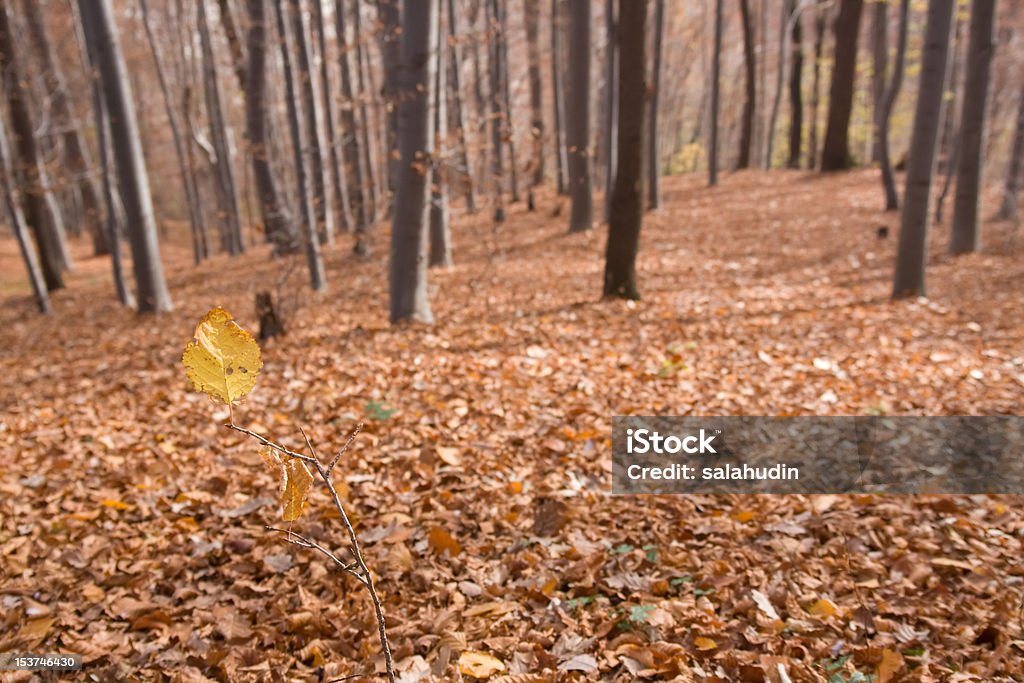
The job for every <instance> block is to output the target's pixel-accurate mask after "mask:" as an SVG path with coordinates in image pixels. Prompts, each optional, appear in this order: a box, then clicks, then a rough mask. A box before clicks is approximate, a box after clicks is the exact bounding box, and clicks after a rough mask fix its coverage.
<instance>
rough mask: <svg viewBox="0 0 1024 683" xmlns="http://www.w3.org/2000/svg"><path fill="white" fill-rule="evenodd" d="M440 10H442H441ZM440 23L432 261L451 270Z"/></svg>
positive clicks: (443, 51)
mask: <svg viewBox="0 0 1024 683" xmlns="http://www.w3.org/2000/svg"><path fill="white" fill-rule="evenodd" d="M439 9H440V8H439ZM437 14H438V21H437V41H436V42H437V55H436V59H437V66H436V68H435V70H434V100H435V102H436V104H435V106H434V111H433V112H432V113H431V117H432V118H433V126H434V147H433V152H432V153H431V161H432V162H433V163H432V164H431V167H432V173H433V182H432V183H431V187H430V261H429V266H430V267H431V268H435V267H439V268H449V267H451V265H452V245H451V241H452V237H451V222H450V220H449V219H450V212H449V210H448V163H447V158H448V149H447V147H448V145H447V136H448V126H447V124H448V107H447V106H446V105H447V102H446V99H447V98H446V97H445V91H446V90H447V88H448V82H447V78H446V76H447V71H448V69H447V62H448V43H447V38H448V35H447V34H446V33H445V31H444V24H445V21H444V20H443V18H442V13H441V12H440V11H438V13H437Z"/></svg>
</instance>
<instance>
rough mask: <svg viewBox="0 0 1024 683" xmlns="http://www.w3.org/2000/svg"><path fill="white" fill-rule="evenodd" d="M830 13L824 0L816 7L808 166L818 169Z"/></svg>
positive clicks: (819, 0) (820, 0)
mask: <svg viewBox="0 0 1024 683" xmlns="http://www.w3.org/2000/svg"><path fill="white" fill-rule="evenodd" d="M827 12H828V9H826V5H824V3H823V2H822V0H818V2H817V4H816V5H815V7H814V65H813V68H812V69H811V74H812V75H811V117H810V118H811V121H810V130H809V131H808V137H807V154H808V159H807V166H808V168H810V169H811V170H812V171H813V170H814V169H816V168H818V126H819V119H820V118H821V116H820V115H819V113H818V112H819V108H820V107H819V105H820V103H821V60H822V56H823V54H824V52H825V23H826V22H825V16H826V13H827Z"/></svg>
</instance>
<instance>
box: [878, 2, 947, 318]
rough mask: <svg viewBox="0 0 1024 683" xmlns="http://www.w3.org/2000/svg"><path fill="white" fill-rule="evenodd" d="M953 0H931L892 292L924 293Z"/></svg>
mask: <svg viewBox="0 0 1024 683" xmlns="http://www.w3.org/2000/svg"><path fill="white" fill-rule="evenodd" d="M954 4H955V0H931V1H930V2H929V4H928V23H927V27H926V28H925V38H924V41H925V42H924V48H923V50H924V51H923V53H922V57H921V77H920V83H919V86H918V93H917V105H916V107H915V110H914V127H913V128H912V131H913V132H912V133H911V139H910V155H909V157H908V159H907V187H906V190H905V195H906V204H905V206H904V207H903V216H902V219H901V221H900V239H899V247H898V251H897V255H896V272H895V275H894V277H893V293H892V295H893V298H894V299H902V298H907V297H915V296H924V295H925V260H926V258H927V249H926V247H927V239H928V222H929V220H930V218H931V212H930V211H929V210H928V209H929V204H930V200H931V188H932V175H933V174H934V170H935V152H936V146H937V144H938V140H939V131H940V130H941V129H942V109H943V107H942V98H943V96H944V94H945V87H946V71H947V69H946V66H947V61H948V60H947V57H948V54H949V39H950V27H951V26H952V23H953V22H952V19H953V6H954Z"/></svg>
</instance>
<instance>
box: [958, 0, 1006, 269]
mask: <svg viewBox="0 0 1024 683" xmlns="http://www.w3.org/2000/svg"><path fill="white" fill-rule="evenodd" d="M995 23H996V2H995V0H974V1H973V2H972V3H971V29H970V30H971V38H970V44H969V47H968V49H967V81H966V82H965V83H964V102H963V110H962V112H961V114H960V158H959V162H958V164H957V171H956V195H955V198H954V201H953V234H952V236H951V239H950V242H949V251H950V253H952V254H966V253H969V252H974V251H978V250H979V249H980V248H981V231H980V229H979V223H980V220H979V213H980V210H981V197H980V192H981V181H982V174H983V171H984V158H983V154H982V151H983V149H984V145H985V137H986V128H987V126H986V124H987V123H988V101H989V74H990V71H991V67H992V53H993V52H995V40H994V39H995Z"/></svg>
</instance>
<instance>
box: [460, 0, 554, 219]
mask: <svg viewBox="0 0 1024 683" xmlns="http://www.w3.org/2000/svg"><path fill="white" fill-rule="evenodd" d="M447 5H448V32H449V35H450V36H451V38H452V39H451V41H450V42H451V49H450V50H449V55H450V57H449V59H448V68H449V77H450V79H451V103H452V118H453V119H454V121H455V125H456V126H457V127H458V131H457V132H458V136H459V150H458V154H459V167H460V170H461V172H462V183H463V187H464V189H465V195H466V211H467V212H469V213H476V179H475V178H474V177H473V165H472V163H471V162H470V159H469V143H468V139H467V135H466V129H467V127H468V124H467V123H466V107H465V106H464V105H463V103H462V45H461V44H460V42H459V41H460V36H459V35H458V33H457V29H458V26H459V24H458V14H457V13H456V12H455V0H447ZM527 26H529V24H528V25H527ZM534 30H535V31H536V25H534ZM534 38H535V39H536V36H535V37H534ZM531 59H532V58H531ZM537 59H538V64H537V68H538V73H537V74H536V77H537V83H538V84H539V83H540V72H539V69H540V65H539V55H538V57H537ZM532 64H533V62H531V67H530V68H531V72H530V73H531V76H530V78H531V85H530V98H531V99H530V101H531V104H532V103H533V98H534V94H535V93H534V90H533V81H532V79H533V71H532V69H533V66H532ZM536 96H537V98H539V97H540V93H536ZM536 106H538V107H539V106H540V100H539V99H538V100H537V103H536ZM534 123H535V125H536V122H534ZM539 125H540V126H541V128H540V130H541V131H543V127H544V122H543V116H541V121H540V124H539ZM542 137H543V136H542ZM539 145H540V146H539V148H537V149H535V153H537V154H540V166H539V167H538V168H539V170H540V177H541V180H540V181H538V182H543V180H544V166H543V163H544V153H543V151H544V150H543V141H542V142H541V143H539ZM535 171H536V169H535ZM534 178H535V179H536V174H535V175H534Z"/></svg>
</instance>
